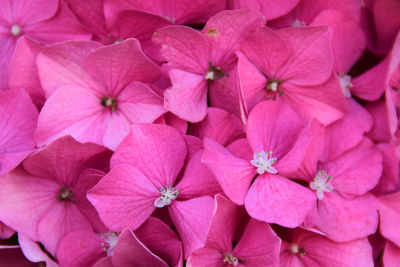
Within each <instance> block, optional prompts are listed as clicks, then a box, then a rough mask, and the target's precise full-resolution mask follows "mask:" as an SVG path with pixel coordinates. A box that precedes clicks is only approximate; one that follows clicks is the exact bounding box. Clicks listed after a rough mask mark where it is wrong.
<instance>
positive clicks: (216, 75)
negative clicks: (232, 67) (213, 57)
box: [204, 62, 225, 82]
mask: <svg viewBox="0 0 400 267" xmlns="http://www.w3.org/2000/svg"><path fill="white" fill-rule="evenodd" d="M208 66H209V67H208V71H207V72H206V74H205V75H204V79H206V80H207V82H213V81H215V80H218V79H221V78H222V77H224V75H225V74H224V72H223V71H222V70H221V68H220V67H216V66H214V65H213V64H212V63H211V62H209V63H208Z"/></svg>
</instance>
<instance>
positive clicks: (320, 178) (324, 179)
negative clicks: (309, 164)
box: [310, 171, 333, 200]
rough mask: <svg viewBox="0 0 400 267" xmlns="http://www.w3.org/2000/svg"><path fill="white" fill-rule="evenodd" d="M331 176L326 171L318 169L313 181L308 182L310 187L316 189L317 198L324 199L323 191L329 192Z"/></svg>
mask: <svg viewBox="0 0 400 267" xmlns="http://www.w3.org/2000/svg"><path fill="white" fill-rule="evenodd" d="M331 180H332V176H329V175H328V174H327V173H326V171H319V172H318V173H317V175H316V176H315V178H314V181H313V182H311V183H310V188H311V189H312V190H316V191H317V197H318V199H319V200H323V199H324V192H327V193H328V192H331V191H332V190H333V186H332V185H331V184H330V182H331Z"/></svg>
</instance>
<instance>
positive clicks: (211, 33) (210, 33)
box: [206, 28, 219, 37]
mask: <svg viewBox="0 0 400 267" xmlns="http://www.w3.org/2000/svg"><path fill="white" fill-rule="evenodd" d="M218 34H219V32H218V30H217V29H215V28H209V29H207V30H206V35H208V36H213V37H214V36H217V35H218Z"/></svg>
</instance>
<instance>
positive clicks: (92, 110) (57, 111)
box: [35, 85, 123, 146]
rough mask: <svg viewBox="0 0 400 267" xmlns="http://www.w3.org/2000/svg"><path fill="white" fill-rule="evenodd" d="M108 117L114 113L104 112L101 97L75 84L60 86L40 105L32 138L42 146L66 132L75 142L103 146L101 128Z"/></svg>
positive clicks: (106, 122)
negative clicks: (41, 106)
mask: <svg viewBox="0 0 400 267" xmlns="http://www.w3.org/2000/svg"><path fill="white" fill-rule="evenodd" d="M110 116H117V114H110V112H109V111H108V110H106V111H105V110H104V107H103V106H102V105H101V98H100V97H97V96H96V95H95V94H94V93H93V91H91V90H88V89H86V88H85V87H80V86H78V85H75V86H67V87H62V88H60V89H59V90H57V91H56V92H54V93H53V94H52V95H51V96H50V98H49V99H48V100H47V101H46V104H45V105H44V106H43V108H42V110H41V113H40V116H39V121H38V127H37V129H36V132H35V140H36V142H37V144H38V145H39V146H43V145H46V144H48V143H50V142H51V141H53V140H55V139H57V138H59V137H61V136H64V135H67V134H69V135H71V136H72V137H74V138H75V139H76V140H78V141H79V142H93V143H97V144H100V145H103V136H104V131H105V127H106V126H107V124H108V121H109V117H110ZM120 138H121V139H122V138H123V137H120Z"/></svg>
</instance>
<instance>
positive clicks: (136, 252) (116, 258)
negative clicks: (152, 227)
mask: <svg viewBox="0 0 400 267" xmlns="http://www.w3.org/2000/svg"><path fill="white" fill-rule="evenodd" d="M111 261H112V263H113V265H114V266H154V267H159V266H165V267H167V266H168V264H166V263H165V262H164V261H163V260H162V259H160V258H159V257H158V256H157V255H155V254H154V253H153V252H151V251H150V250H149V249H148V248H147V247H146V246H145V245H144V244H143V243H142V242H140V240H139V239H138V238H137V237H136V236H135V234H134V233H133V232H132V231H131V230H130V229H125V230H123V231H122V233H121V234H120V236H119V239H118V243H117V245H116V246H115V250H114V255H113V257H112V258H111Z"/></svg>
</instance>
